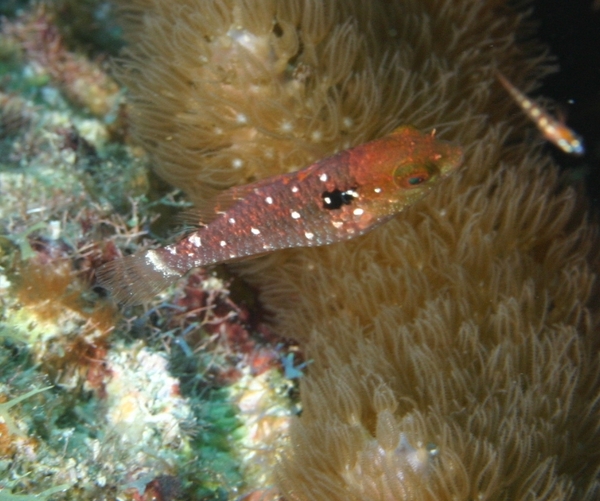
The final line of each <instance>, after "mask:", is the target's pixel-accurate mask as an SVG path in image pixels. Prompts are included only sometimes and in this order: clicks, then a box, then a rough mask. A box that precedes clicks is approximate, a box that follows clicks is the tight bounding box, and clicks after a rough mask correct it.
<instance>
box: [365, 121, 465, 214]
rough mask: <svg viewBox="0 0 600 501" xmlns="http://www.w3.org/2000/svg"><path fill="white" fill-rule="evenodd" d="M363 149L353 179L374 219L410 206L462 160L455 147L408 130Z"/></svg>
mask: <svg viewBox="0 0 600 501" xmlns="http://www.w3.org/2000/svg"><path fill="white" fill-rule="evenodd" d="M365 146H367V148H365V150H364V151H363V152H362V159H361V162H360V163H361V165H360V167H359V168H358V169H357V179H358V180H359V182H358V184H359V186H361V194H362V195H363V200H362V202H363V204H365V205H367V204H368V205H370V207H369V209H370V210H371V211H372V212H374V213H376V214H378V215H390V214H394V213H396V212H399V211H401V210H402V209H403V208H404V207H406V206H408V205H410V204H412V203H414V202H415V201H416V200H418V199H419V198H421V197H422V196H423V195H424V194H425V193H427V192H428V191H429V190H430V189H431V188H432V187H433V186H434V185H435V184H436V183H437V182H438V181H439V180H441V179H443V178H444V177H446V176H448V175H449V174H450V173H452V172H453V171H455V170H456V169H457V168H458V167H459V166H460V165H461V163H462V159H463V153H462V150H461V148H459V147H458V146H456V145H453V144H450V143H448V142H445V141H440V140H438V139H436V138H435V135H434V134H423V133H421V132H419V131H418V130H417V129H415V128H414V127H410V126H402V127H399V128H397V129H396V130H394V131H393V132H392V133H391V134H390V135H388V136H386V137H384V138H382V139H380V140H378V141H373V142H372V143H369V144H367V145H365ZM365 208H366V207H365Z"/></svg>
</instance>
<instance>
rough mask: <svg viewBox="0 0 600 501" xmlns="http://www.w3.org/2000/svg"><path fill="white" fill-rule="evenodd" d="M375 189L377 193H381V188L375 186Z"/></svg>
mask: <svg viewBox="0 0 600 501" xmlns="http://www.w3.org/2000/svg"><path fill="white" fill-rule="evenodd" d="M373 191H374V192H375V193H381V188H375V189H374V190H373Z"/></svg>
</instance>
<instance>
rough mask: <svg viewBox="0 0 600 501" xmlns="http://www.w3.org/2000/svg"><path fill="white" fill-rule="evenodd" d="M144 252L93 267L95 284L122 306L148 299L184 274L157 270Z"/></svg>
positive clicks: (146, 252)
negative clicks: (109, 293) (94, 268)
mask: <svg viewBox="0 0 600 501" xmlns="http://www.w3.org/2000/svg"><path fill="white" fill-rule="evenodd" d="M149 252H154V251H145V252H140V253H137V254H133V255H131V256H125V257H123V258H119V259H115V260H114V261H110V262H109V263H106V264H104V265H102V266H101V267H100V268H98V269H97V270H96V279H97V281H98V283H99V284H100V285H101V286H102V287H104V288H106V289H108V290H109V291H110V292H111V294H112V295H113V296H114V298H115V299H116V300H117V301H119V302H120V303H123V304H125V305H134V304H141V303H145V302H148V301H150V300H151V299H152V298H154V296H156V295H157V294H158V293H159V292H161V291H162V290H163V289H165V288H167V287H168V286H170V285H172V284H173V283H175V282H176V281H177V280H178V279H179V278H180V277H182V276H183V273H180V272H177V271H175V270H172V269H168V270H165V269H162V270H161V269H159V268H158V267H157V266H155V265H153V263H152V260H151V259H148V255H149V254H148V253H149Z"/></svg>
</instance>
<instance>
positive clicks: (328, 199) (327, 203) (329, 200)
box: [323, 197, 331, 205]
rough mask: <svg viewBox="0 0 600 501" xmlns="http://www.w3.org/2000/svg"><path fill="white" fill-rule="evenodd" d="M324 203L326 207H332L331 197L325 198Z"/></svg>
mask: <svg viewBox="0 0 600 501" xmlns="http://www.w3.org/2000/svg"><path fill="white" fill-rule="evenodd" d="M323 201H324V202H325V205H331V197H323Z"/></svg>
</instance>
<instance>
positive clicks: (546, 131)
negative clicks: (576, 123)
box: [496, 72, 585, 156]
mask: <svg viewBox="0 0 600 501" xmlns="http://www.w3.org/2000/svg"><path fill="white" fill-rule="evenodd" d="M496 76H497V77H498V80H499V81H500V83H501V84H502V85H503V86H504V88H505V89H506V90H507V91H508V93H509V94H510V95H511V96H512V97H513V99H514V100H515V101H516V102H517V104H518V105H519V106H520V107H521V109H522V110H523V111H524V112H525V114H526V115H527V116H528V117H529V118H530V119H531V120H533V122H534V123H535V125H536V126H537V128H538V129H539V130H540V131H541V132H542V134H543V135H544V137H545V138H546V139H547V140H548V141H550V142H551V143H552V144H554V145H555V146H557V147H559V148H560V149H561V150H563V151H564V152H565V153H569V154H572V155H578V156H580V155H583V154H584V153H585V149H584V147H583V140H582V139H581V137H580V136H579V135H578V134H577V133H576V132H575V131H573V130H572V129H570V128H569V127H567V126H566V125H565V124H564V123H562V122H561V121H559V120H557V119H555V118H554V117H553V116H552V115H550V114H549V113H548V112H547V111H545V110H544V109H543V108H542V107H541V106H539V105H538V104H537V103H536V102H535V101H533V100H532V99H529V98H528V97H527V96H526V95H525V94H523V93H522V92H521V91H519V89H517V88H516V87H515V86H514V85H513V84H511V83H510V82H509V81H508V79H507V78H506V77H505V76H504V75H503V74H502V73H500V72H497V73H496Z"/></svg>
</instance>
